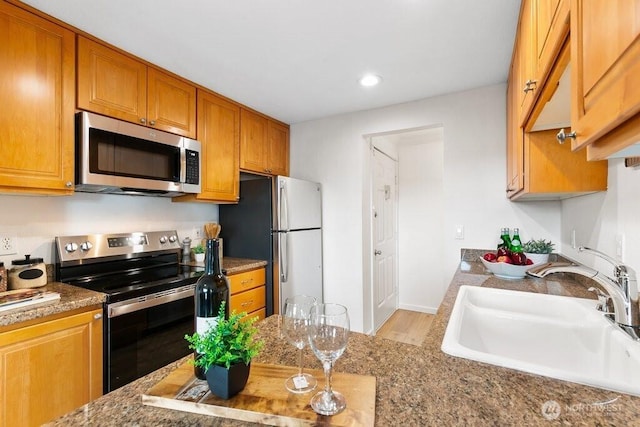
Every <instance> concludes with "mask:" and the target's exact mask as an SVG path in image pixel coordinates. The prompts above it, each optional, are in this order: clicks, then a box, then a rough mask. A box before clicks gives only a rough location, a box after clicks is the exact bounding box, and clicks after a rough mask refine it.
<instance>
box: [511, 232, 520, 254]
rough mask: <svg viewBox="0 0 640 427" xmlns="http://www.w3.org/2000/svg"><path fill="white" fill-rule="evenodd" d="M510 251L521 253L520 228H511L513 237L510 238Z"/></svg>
mask: <svg viewBox="0 0 640 427" xmlns="http://www.w3.org/2000/svg"><path fill="white" fill-rule="evenodd" d="M511 252H513V253H516V254H517V253H522V242H521V241H520V229H518V228H514V229H513V238H511Z"/></svg>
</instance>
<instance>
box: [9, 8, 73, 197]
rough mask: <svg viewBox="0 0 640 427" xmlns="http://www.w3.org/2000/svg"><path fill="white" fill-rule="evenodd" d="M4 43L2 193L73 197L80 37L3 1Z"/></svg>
mask: <svg viewBox="0 0 640 427" xmlns="http://www.w3.org/2000/svg"><path fill="white" fill-rule="evenodd" d="M0 40H2V42H1V43H0V64H1V65H0V82H1V83H0V99H2V102H1V103H0V141H2V142H1V144H2V156H0V191H3V192H21V193H34V194H53V195H56V194H58V195H66V194H72V193H73V182H74V158H73V153H74V148H73V141H74V125H73V118H74V112H75V110H74V104H75V63H74V58H75V36H74V34H73V32H71V31H69V30H67V29H65V28H62V27H60V26H59V25H56V24H54V23H51V22H49V21H47V20H45V19H42V18H40V17H38V16H35V15H33V14H31V13H29V12H27V11H24V10H22V9H20V8H18V7H16V6H13V5H10V4H8V3H6V2H0ZM17 83H20V84H17Z"/></svg>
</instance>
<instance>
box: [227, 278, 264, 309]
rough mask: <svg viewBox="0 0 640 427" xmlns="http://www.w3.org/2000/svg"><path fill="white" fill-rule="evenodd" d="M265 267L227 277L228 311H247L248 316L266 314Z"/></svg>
mask: <svg viewBox="0 0 640 427" xmlns="http://www.w3.org/2000/svg"><path fill="white" fill-rule="evenodd" d="M265 273H266V272H265V269H264V268H259V269H256V270H251V271H246V272H243V273H237V274H230V275H229V276H228V278H229V288H230V292H229V294H230V296H229V312H230V313H231V312H232V311H234V310H235V311H236V312H238V313H240V312H243V311H245V312H247V314H248V315H249V317H254V316H258V319H264V318H265V316H266V286H265V283H266V276H265Z"/></svg>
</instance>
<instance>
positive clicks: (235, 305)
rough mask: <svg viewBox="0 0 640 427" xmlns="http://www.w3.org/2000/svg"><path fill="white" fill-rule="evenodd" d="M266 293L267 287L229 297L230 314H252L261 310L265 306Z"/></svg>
mask: <svg viewBox="0 0 640 427" xmlns="http://www.w3.org/2000/svg"><path fill="white" fill-rule="evenodd" d="M265 301H266V293H265V287H264V286H260V287H259V288H255V289H251V290H249V291H244V292H240V293H237V294H235V295H231V296H230V297H229V312H233V311H236V312H237V313H242V312H243V311H244V312H246V313H251V312H252V311H256V310H260V309H261V308H263V307H264V306H265Z"/></svg>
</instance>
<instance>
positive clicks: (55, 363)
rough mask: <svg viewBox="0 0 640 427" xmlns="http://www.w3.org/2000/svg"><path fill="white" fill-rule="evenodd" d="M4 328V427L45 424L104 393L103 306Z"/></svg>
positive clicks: (0, 351) (0, 356)
mask: <svg viewBox="0 0 640 427" xmlns="http://www.w3.org/2000/svg"><path fill="white" fill-rule="evenodd" d="M12 327H15V328H14V329H9V327H7V329H4V328H3V329H0V426H12V427H15V426H39V425H42V424H43V423H45V422H47V421H49V420H52V419H54V418H57V417H59V416H61V415H63V414H65V413H67V412H69V411H71V410H73V409H75V408H77V407H79V406H82V405H84V404H86V403H88V402H90V401H92V400H94V399H96V398H98V397H100V396H101V395H102V308H101V307H100V308H96V307H95V306H94V307H91V308H88V309H82V310H78V311H74V312H72V313H71V314H65V315H56V316H49V317H45V318H43V319H40V321H38V322H37V323H33V324H31V323H30V322H29V324H28V325H27V326H21V325H20V324H16V325H12Z"/></svg>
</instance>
